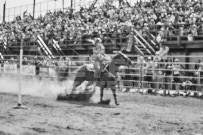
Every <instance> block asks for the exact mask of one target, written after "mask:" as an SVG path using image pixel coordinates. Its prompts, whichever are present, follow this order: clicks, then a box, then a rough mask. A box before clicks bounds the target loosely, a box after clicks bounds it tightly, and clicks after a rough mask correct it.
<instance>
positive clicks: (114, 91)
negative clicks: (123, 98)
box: [111, 89, 119, 105]
mask: <svg viewBox="0 0 203 135" xmlns="http://www.w3.org/2000/svg"><path fill="white" fill-rule="evenodd" d="M111 90H112V93H113V97H114V101H115V104H116V105H119V103H118V101H117V96H116V89H111Z"/></svg>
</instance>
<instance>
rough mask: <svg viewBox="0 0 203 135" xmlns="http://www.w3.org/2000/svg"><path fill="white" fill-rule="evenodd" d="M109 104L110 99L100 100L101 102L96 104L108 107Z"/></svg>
mask: <svg viewBox="0 0 203 135" xmlns="http://www.w3.org/2000/svg"><path fill="white" fill-rule="evenodd" d="M110 102H111V100H110V99H107V100H102V101H101V102H98V104H102V105H109V104H110Z"/></svg>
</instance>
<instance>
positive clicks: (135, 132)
mask: <svg viewBox="0 0 203 135" xmlns="http://www.w3.org/2000/svg"><path fill="white" fill-rule="evenodd" d="M106 92H108V91H106ZM105 96H106V97H108V98H111V99H112V95H111V94H106V95H105ZM118 99H119V101H120V103H121V104H120V106H114V104H113V99H112V100H111V101H112V102H111V105H110V106H107V105H96V104H88V103H81V102H61V101H60V102H59V101H56V100H55V99H54V98H42V97H33V96H23V103H24V105H26V106H27V107H28V109H26V110H15V109H13V106H15V105H16V101H17V95H14V94H6V93H1V94H0V135H37V134H43V135H120V134H121V135H203V101H202V100H200V99H193V98H183V97H175V98H174V97H161V96H152V95H140V94H138V93H135V94H133V93H118Z"/></svg>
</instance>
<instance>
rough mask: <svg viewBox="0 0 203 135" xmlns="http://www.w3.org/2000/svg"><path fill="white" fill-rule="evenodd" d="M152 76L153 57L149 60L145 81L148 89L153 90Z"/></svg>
mask: <svg viewBox="0 0 203 135" xmlns="http://www.w3.org/2000/svg"><path fill="white" fill-rule="evenodd" d="M152 76H153V61H152V58H151V57H148V58H147V62H146V67H145V77H144V81H145V83H146V88H148V89H151V88H152V83H153V82H152V81H153V79H152Z"/></svg>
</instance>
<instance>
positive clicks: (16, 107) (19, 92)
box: [14, 40, 27, 109]
mask: <svg viewBox="0 0 203 135" xmlns="http://www.w3.org/2000/svg"><path fill="white" fill-rule="evenodd" d="M22 63H23V40H21V44H20V72H19V91H18V104H17V106H15V107H14V109H27V108H26V107H25V106H23V105H22V93H21V90H22Z"/></svg>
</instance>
